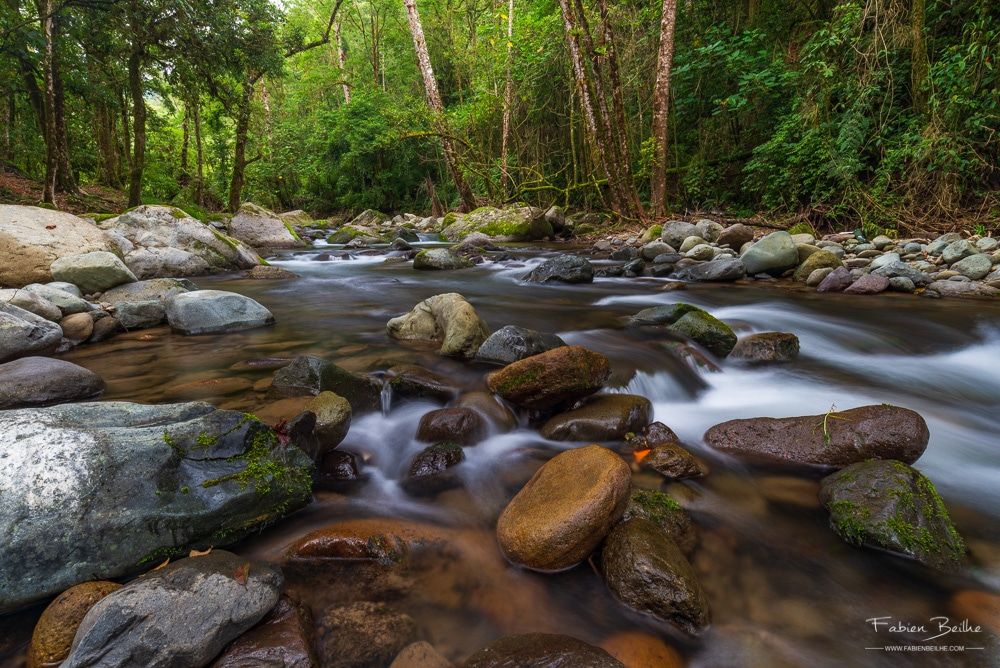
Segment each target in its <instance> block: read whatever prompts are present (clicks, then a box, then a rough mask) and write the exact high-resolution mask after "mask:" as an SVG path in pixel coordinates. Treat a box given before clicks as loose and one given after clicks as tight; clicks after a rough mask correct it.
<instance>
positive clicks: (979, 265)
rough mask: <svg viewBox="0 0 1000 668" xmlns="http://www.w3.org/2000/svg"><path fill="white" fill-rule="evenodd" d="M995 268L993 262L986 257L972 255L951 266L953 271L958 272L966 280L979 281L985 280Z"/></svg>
mask: <svg viewBox="0 0 1000 668" xmlns="http://www.w3.org/2000/svg"><path fill="white" fill-rule="evenodd" d="M992 268H993V261H992V260H990V258H989V257H987V256H986V255H982V254H980V255H970V256H969V257H967V258H965V259H963V260H959V261H958V262H956V263H955V264H953V265H951V269H952V271H957V272H958V273H960V274H962V275H963V276H965V277H966V278H970V279H972V280H974V281H978V280H980V279H982V278H985V277H986V275H987V274H988V273H990V270H991V269H992Z"/></svg>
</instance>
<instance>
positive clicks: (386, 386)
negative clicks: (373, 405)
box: [381, 378, 392, 416]
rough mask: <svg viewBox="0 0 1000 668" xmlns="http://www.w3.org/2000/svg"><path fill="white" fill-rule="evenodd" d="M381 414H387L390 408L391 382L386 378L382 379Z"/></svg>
mask: <svg viewBox="0 0 1000 668" xmlns="http://www.w3.org/2000/svg"><path fill="white" fill-rule="evenodd" d="M381 400H382V415H383V416H386V415H389V411H391V410H392V384H391V383H389V380H388V379H386V378H383V379H382V393H381Z"/></svg>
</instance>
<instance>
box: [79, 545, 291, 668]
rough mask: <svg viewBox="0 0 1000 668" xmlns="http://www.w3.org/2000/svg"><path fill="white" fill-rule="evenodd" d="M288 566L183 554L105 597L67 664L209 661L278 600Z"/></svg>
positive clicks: (178, 666) (110, 666)
mask: <svg viewBox="0 0 1000 668" xmlns="http://www.w3.org/2000/svg"><path fill="white" fill-rule="evenodd" d="M281 584H282V576H281V572H280V571H278V570H277V569H275V568H273V567H272V566H268V565H265V564H261V563H256V562H255V563H251V562H249V561H247V560H245V559H243V558H241V557H238V556H236V555H235V554H232V553H230V552H224V551H222V550H216V551H214V552H212V553H210V554H207V555H204V556H199V557H189V558H187V559H181V560H180V561H177V562H174V563H172V564H169V565H167V566H166V567H164V568H161V569H157V570H154V571H152V572H150V573H147V574H145V575H143V576H142V577H140V578H138V579H137V580H134V581H132V582H130V583H129V584H127V585H125V586H124V587H122V588H121V589H118V590H116V591H114V592H112V593H111V594H109V595H107V596H105V597H104V598H102V599H101V600H100V601H99V602H98V603H97V604H96V605H94V607H93V608H91V609H90V612H88V613H87V616H86V617H84V618H83V622H82V623H81V624H80V628H79V630H78V631H77V633H76V639H75V640H74V641H73V648H72V650H71V652H70V655H69V657H67V659H66V661H65V662H64V663H63V664H62V665H63V666H64V668H84V667H85V666H106V667H107V668H128V667H131V666H147V667H148V668H188V667H195V666H206V665H208V664H209V662H211V661H212V659H214V658H215V657H216V656H218V654H219V652H221V651H222V649H223V648H224V647H225V646H226V645H227V644H229V642H231V641H233V640H235V639H236V638H238V637H239V636H240V635H241V634H243V633H244V632H245V631H248V630H249V629H250V628H251V627H253V626H254V625H255V624H256V623H257V622H259V621H260V620H261V619H263V617H264V616H265V615H266V614H267V613H268V612H269V611H270V610H271V608H273V607H274V606H275V604H276V603H277V602H278V597H279V595H280V592H281Z"/></svg>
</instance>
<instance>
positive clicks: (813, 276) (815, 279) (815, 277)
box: [806, 267, 833, 288]
mask: <svg viewBox="0 0 1000 668" xmlns="http://www.w3.org/2000/svg"><path fill="white" fill-rule="evenodd" d="M832 272H833V267H821V268H820V269H816V270H814V271H812V272H811V273H810V274H809V278H807V279H806V285H807V286H809V287H810V288H815V287H817V286H818V285H819V284H820V283H822V282H823V279H824V278H826V277H827V276H829V275H830V274H831V273H832Z"/></svg>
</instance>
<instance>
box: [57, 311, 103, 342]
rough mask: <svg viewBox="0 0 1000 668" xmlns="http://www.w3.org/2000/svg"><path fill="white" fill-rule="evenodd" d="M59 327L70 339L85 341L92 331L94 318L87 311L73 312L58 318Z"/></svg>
mask: <svg viewBox="0 0 1000 668" xmlns="http://www.w3.org/2000/svg"><path fill="white" fill-rule="evenodd" d="M59 327H61V328H62V331H63V336H64V337H66V338H67V339H69V340H70V341H74V342H80V341H86V340H87V339H89V338H90V335H91V334H93V333H94V319H93V318H91V317H90V314H89V313H73V314H71V315H68V316H66V317H65V318H63V319H62V320H60V321H59Z"/></svg>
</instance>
